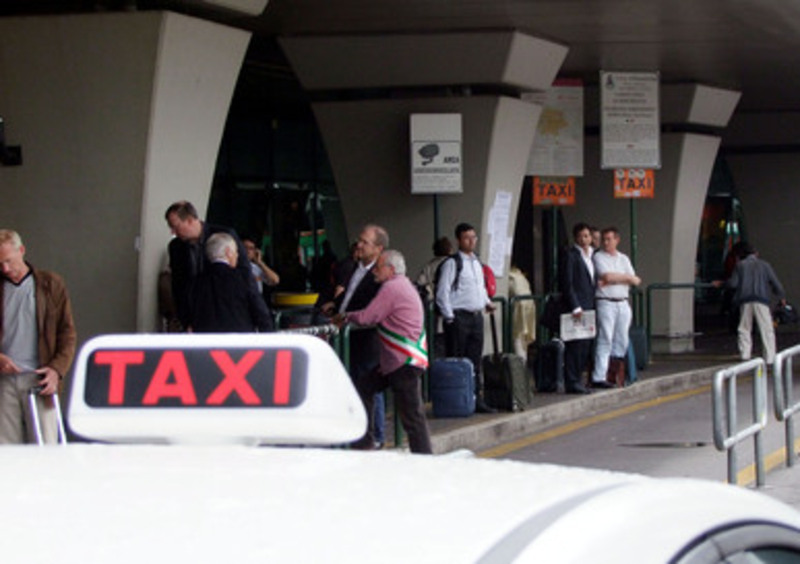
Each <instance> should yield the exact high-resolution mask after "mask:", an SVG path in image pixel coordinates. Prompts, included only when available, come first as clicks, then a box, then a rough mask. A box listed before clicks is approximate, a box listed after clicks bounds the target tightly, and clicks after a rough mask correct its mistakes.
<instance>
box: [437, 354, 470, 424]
mask: <svg viewBox="0 0 800 564" xmlns="http://www.w3.org/2000/svg"><path fill="white" fill-rule="evenodd" d="M429 389H430V398H431V403H432V404H433V415H434V416H435V417H469V416H470V415H472V414H473V413H475V374H474V371H473V368H472V362H470V361H469V359H466V358H442V359H438V360H434V361H433V364H431V370H430V383H429Z"/></svg>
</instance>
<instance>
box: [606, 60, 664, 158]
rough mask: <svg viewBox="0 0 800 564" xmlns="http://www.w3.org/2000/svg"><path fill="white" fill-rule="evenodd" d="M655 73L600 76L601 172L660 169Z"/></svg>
mask: <svg viewBox="0 0 800 564" xmlns="http://www.w3.org/2000/svg"><path fill="white" fill-rule="evenodd" d="M658 86H659V75H658V73H657V72H639V73H632V72H605V71H601V72H600V106H601V108H600V145H601V150H600V154H601V157H600V159H601V162H600V166H601V168H604V169H616V168H655V169H657V168H661V146H660V137H661V136H660V133H661V124H660V116H659V101H658V92H659V91H658Z"/></svg>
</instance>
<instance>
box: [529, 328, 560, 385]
mask: <svg viewBox="0 0 800 564" xmlns="http://www.w3.org/2000/svg"><path fill="white" fill-rule="evenodd" d="M564 349H565V347H564V341H562V340H561V339H552V340H550V341H548V342H547V343H544V344H543V345H537V347H536V353H535V354H536V357H535V359H534V362H533V373H534V379H535V380H536V391H537V392H545V393H550V392H559V391H563V390H564Z"/></svg>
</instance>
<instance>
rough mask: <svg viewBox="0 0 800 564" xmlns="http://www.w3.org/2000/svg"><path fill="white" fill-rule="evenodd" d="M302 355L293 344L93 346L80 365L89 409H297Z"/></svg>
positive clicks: (301, 393)
mask: <svg viewBox="0 0 800 564" xmlns="http://www.w3.org/2000/svg"><path fill="white" fill-rule="evenodd" d="M307 371H308V358H307V356H306V353H305V351H303V350H302V349H299V348H280V349H247V348H240V349H225V350H223V349H190V350H186V351H183V350H175V349H170V348H161V349H148V350H141V349H140V350H129V349H97V350H95V351H93V352H92V354H91V355H90V357H89V359H88V362H87V365H86V388H85V390H84V400H85V402H86V404H87V405H89V406H91V407H297V406H298V405H300V404H301V403H302V402H303V400H304V399H305V394H306V373H307Z"/></svg>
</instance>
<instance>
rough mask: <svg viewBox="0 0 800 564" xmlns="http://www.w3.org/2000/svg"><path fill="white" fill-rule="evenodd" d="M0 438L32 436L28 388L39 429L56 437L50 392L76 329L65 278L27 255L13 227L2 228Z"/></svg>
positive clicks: (68, 360) (66, 363) (66, 364)
mask: <svg viewBox="0 0 800 564" xmlns="http://www.w3.org/2000/svg"><path fill="white" fill-rule="evenodd" d="M0 269H1V272H2V280H1V282H2V284H0V443H12V444H13V443H25V442H30V441H31V439H32V433H31V428H30V414H29V413H28V392H29V391H30V390H31V389H32V388H34V387H39V386H40V387H41V389H40V390H39V391H38V396H37V401H38V407H39V414H40V420H41V424H42V435H43V438H44V441H45V442H47V443H53V442H56V441H57V439H58V428H57V421H56V417H55V410H54V404H53V397H52V396H53V394H54V393H55V392H57V391H58V389H59V386H60V384H61V381H62V380H63V378H64V376H65V375H66V374H67V371H68V370H69V368H70V365H71V364H72V359H73V357H74V356H75V344H76V340H77V337H76V333H75V324H74V322H73V320H72V306H71V305H70V301H69V296H68V294H67V288H66V286H65V285H64V280H63V279H62V278H61V277H60V276H59V275H58V274H55V273H53V272H48V271H45V270H37V269H35V268H34V267H33V266H32V265H31V264H30V263H28V262H26V261H25V246H24V245H23V244H22V239H21V238H20V236H19V234H18V233H17V232H16V231H12V230H10V229H0Z"/></svg>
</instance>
